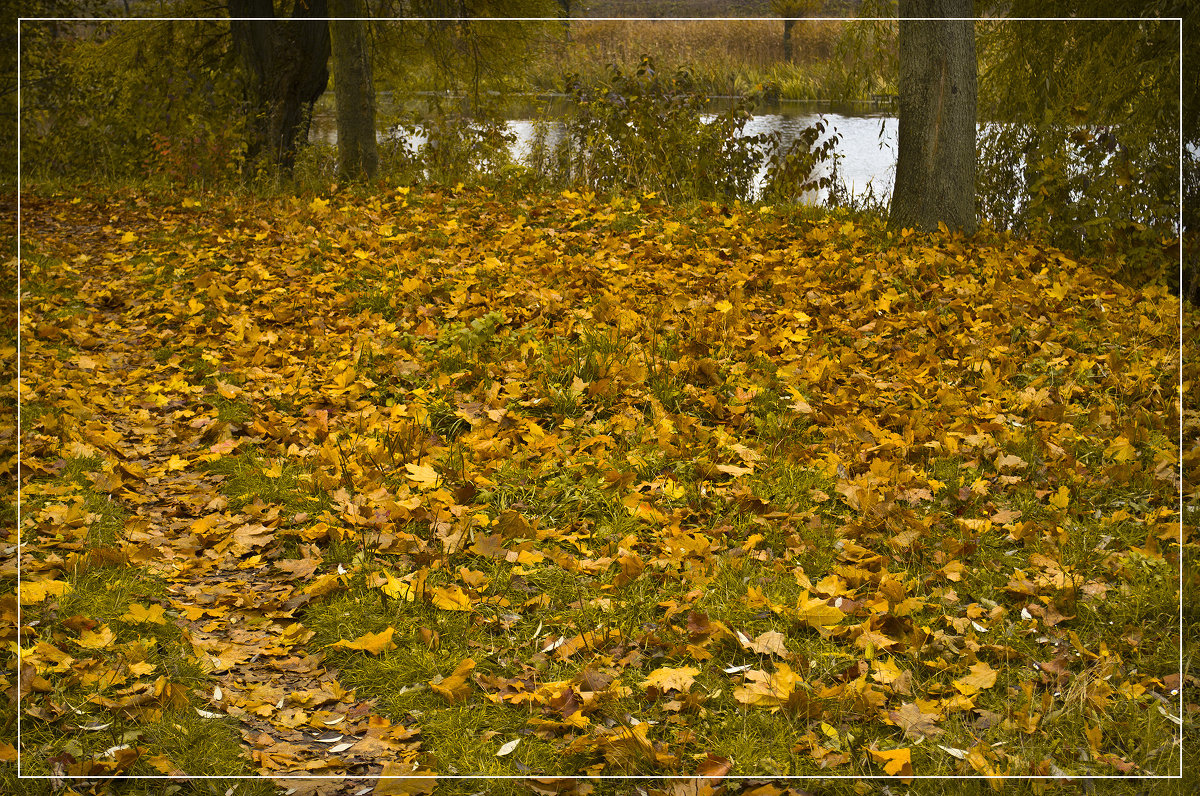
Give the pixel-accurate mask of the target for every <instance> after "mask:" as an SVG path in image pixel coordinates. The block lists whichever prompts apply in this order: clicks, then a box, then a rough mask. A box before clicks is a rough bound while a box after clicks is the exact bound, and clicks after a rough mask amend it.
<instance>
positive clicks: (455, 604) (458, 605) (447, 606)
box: [429, 586, 471, 611]
mask: <svg viewBox="0 0 1200 796" xmlns="http://www.w3.org/2000/svg"><path fill="white" fill-rule="evenodd" d="M429 596H430V599H432V600H433V606H434V607H435V608H441V609H442V610H443V611H470V610H471V598H470V597H468V596H467V594H466V592H464V591H463V590H462V588H461V587H459V586H450V587H448V588H447V587H445V586H438V587H437V588H434V589H431V590H430V592H429Z"/></svg>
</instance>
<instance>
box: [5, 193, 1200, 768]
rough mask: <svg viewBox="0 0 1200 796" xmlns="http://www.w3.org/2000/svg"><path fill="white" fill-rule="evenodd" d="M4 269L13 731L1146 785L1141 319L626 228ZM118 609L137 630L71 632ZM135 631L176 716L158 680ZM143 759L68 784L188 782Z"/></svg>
mask: <svg viewBox="0 0 1200 796" xmlns="http://www.w3.org/2000/svg"><path fill="white" fill-rule="evenodd" d="M24 230H25V235H26V240H25V243H24V246H25V252H26V259H25V262H24V263H23V269H24V270H23V274H22V276H23V280H24V287H23V291H24V293H23V313H24V314H23V316H22V318H21V328H22V335H23V337H22V366H23V370H22V384H21V390H22V401H23V406H22V409H23V415H24V418H25V420H24V421H23V427H22V440H23V447H22V460H21V467H22V473H23V478H24V481H23V501H24V503H23V506H22V526H21V533H22V536H23V539H24V540H25V542H26V545H25V547H24V548H23V550H24V556H25V557H24V559H23V560H22V562H21V564H22V577H23V583H22V590H21V599H22V605H23V607H24V616H25V617H26V621H25V626H24V627H23V628H22V634H21V649H22V659H23V666H24V667H25V668H24V669H22V675H21V678H20V688H21V693H22V696H23V709H24V711H25V716H24V719H25V720H26V721H28V722H32V723H40V724H43V725H46V726H55V727H59V728H66V729H65V730H64V731H65V732H67V734H68V735H69V732H70V730H69V728H70V727H75V728H76V729H75V730H74V732H87V730H88V729H89V727H90V726H99V723H102V722H103V721H104V720H106V717H111V716H114V715H116V716H119V717H121V718H122V720H123V721H126V722H131V723H132V724H133V725H134V726H136V725H137V723H138V722H139V721H143V720H146V721H148V720H151V719H153V718H156V717H161V715H162V714H163V711H169V710H172V709H179V708H181V707H184V706H190V707H191V708H192V709H194V710H196V711H198V712H199V715H200V716H202V717H205V718H206V719H209V720H211V721H219V722H229V723H230V724H231V726H234V727H236V728H238V731H239V732H240V736H241V741H242V745H243V749H244V754H245V757H246V759H247V760H248V761H249V763H250V765H252V766H253V768H254V769H256V770H257V771H259V772H260V773H262V774H264V775H267V776H271V775H278V774H285V773H286V774H298V773H299V774H343V775H349V776H358V777H362V776H371V777H374V776H379V775H380V773H381V772H383V773H385V774H388V775H392V774H395V775H397V776H402V775H407V774H412V773H414V772H416V773H425V774H437V773H462V774H470V773H479V774H496V773H514V774H525V775H528V776H529V777H530V779H529V780H528V783H529V786H530V787H532V788H533V789H534V790H535V791H537V792H541V791H539V790H538V788H551V787H558V786H556V785H553V783H555V782H564V781H565V780H555V779H552V777H570V776H584V775H592V774H632V773H637V774H672V775H679V774H685V775H705V776H714V777H723V776H725V775H727V774H738V773H743V774H758V775H763V774H766V775H769V774H803V773H809V774H812V773H822V772H824V773H837V772H838V771H842V772H848V773H855V774H860V775H888V776H893V775H894V776H900V777H905V776H911V775H913V774H914V773H916V774H921V773H939V774H955V773H957V774H978V775H981V776H988V777H997V776H1022V775H1029V774H1047V773H1055V774H1060V773H1062V772H1069V773H1073V774H1110V773H1115V772H1119V773H1135V774H1148V773H1154V772H1161V771H1166V770H1169V769H1170V767H1171V765H1172V764H1171V755H1173V754H1177V752H1176V751H1174V750H1176V749H1177V747H1176V746H1175V745H1174V743H1173V740H1172V739H1173V738H1174V737H1175V736H1174V733H1176V732H1177V728H1176V722H1177V721H1178V718H1177V717H1173V716H1172V715H1170V704H1171V703H1170V700H1169V699H1168V696H1169V695H1170V694H1172V693H1173V692H1174V691H1175V690H1176V689H1178V688H1179V687H1180V682H1179V676H1180V675H1179V673H1178V672H1177V671H1174V670H1173V669H1172V662H1173V661H1174V660H1175V659H1174V658H1173V656H1172V653H1171V650H1173V649H1175V648H1176V645H1177V642H1178V637H1179V627H1178V622H1177V617H1176V616H1175V614H1174V613H1171V612H1170V611H1172V610H1173V609H1170V606H1172V605H1174V603H1175V598H1174V597H1173V596H1172V595H1173V594H1174V593H1175V591H1176V589H1177V583H1178V578H1179V573H1178V572H1177V571H1176V569H1175V566H1174V563H1175V561H1176V558H1175V553H1174V552H1173V549H1174V546H1175V545H1178V544H1180V543H1182V542H1184V541H1186V540H1183V539H1180V536H1179V529H1180V524H1179V516H1178V514H1177V508H1176V503H1175V501H1174V499H1173V495H1174V494H1175V493H1176V489H1177V487H1178V481H1177V479H1178V478H1179V477H1181V474H1180V473H1178V472H1177V471H1176V468H1175V462H1176V461H1177V459H1178V456H1179V451H1178V449H1177V447H1176V436H1175V432H1174V431H1173V429H1174V428H1175V421H1174V417H1175V416H1176V411H1177V406H1176V404H1175V401H1176V391H1175V379H1176V373H1177V368H1178V367H1179V363H1178V361H1177V349H1176V347H1175V342H1174V341H1175V340H1177V338H1176V336H1175V335H1176V334H1177V333H1178V332H1177V329H1176V327H1175V318H1176V316H1177V305H1176V304H1175V300H1174V299H1173V298H1171V297H1169V296H1167V295H1165V293H1163V292H1161V291H1160V292H1157V293H1155V292H1153V289H1150V290H1149V291H1147V292H1146V293H1138V292H1135V291H1131V290H1128V289H1126V288H1123V287H1121V286H1119V285H1116V284H1114V283H1112V282H1110V281H1108V280H1106V279H1105V278H1103V277H1101V276H1098V275H1097V274H1096V273H1095V272H1093V271H1092V270H1090V269H1089V268H1088V267H1086V266H1085V265H1082V264H1080V263H1077V262H1075V261H1073V260H1072V259H1070V258H1068V257H1067V256H1065V255H1064V254H1062V253H1061V252H1058V251H1055V250H1053V249H1049V248H1045V247H1039V246H1036V245H1032V244H1029V243H1027V242H1021V241H1013V240H1009V239H1005V238H1002V237H992V238H987V237H980V238H977V239H976V240H974V241H970V242H968V241H963V240H961V239H958V238H953V237H945V238H942V239H928V238H920V237H917V236H911V235H907V234H905V235H900V236H891V237H889V236H887V235H885V233H884V231H883V230H882V229H879V228H877V227H874V226H872V224H870V223H866V222H861V223H856V222H852V221H849V220H846V219H844V218H824V219H821V220H817V221H814V220H811V219H805V218H802V217H799V216H795V215H791V214H789V213H788V212H785V211H783V210H772V209H770V208H751V207H743V206H740V205H733V206H729V207H722V206H716V205H701V206H699V207H697V208H694V209H690V210H689V209H686V208H672V207H670V206H667V205H664V204H662V203H660V202H658V201H657V200H656V199H655V198H654V197H649V196H648V197H643V198H642V199H641V200H640V201H635V200H632V199H628V198H626V199H613V200H610V201H605V200H601V199H598V198H596V197H594V196H592V195H587V194H583V195H581V194H577V193H570V192H567V193H564V194H562V195H561V196H558V197H553V198H549V199H545V200H539V201H522V202H509V201H502V200H500V199H499V198H497V197H495V196H493V195H490V194H488V193H486V192H482V191H461V192H454V191H447V192H429V193H424V194H417V193H411V192H409V191H406V190H404V189H401V190H398V191H395V192H393V193H389V194H387V195H384V196H375V197H370V198H366V199H357V200H354V199H349V198H346V197H333V198H331V199H317V200H312V201H311V202H306V201H304V200H300V199H271V200H252V199H249V198H245V197H243V198H239V199H228V198H218V197H215V196H204V197H201V198H199V199H194V198H187V199H183V200H182V201H172V202H165V201H154V202H150V201H146V200H145V199H142V198H139V197H134V196H129V197H118V198H112V199H107V200H98V199H89V200H85V201H67V200H63V199H60V198H57V197H55V198H40V199H38V200H36V201H31V204H30V205H29V207H28V211H27V219H26V224H25V228H24ZM1185 318H1186V323H1187V327H1188V332H1189V333H1191V332H1194V331H1195V328H1196V325H1197V320H1196V317H1195V316H1194V314H1192V313H1191V312H1190V311H1189V312H1188V313H1187V314H1186V315H1185ZM1189 367H1191V364H1190V363H1189ZM1185 381H1187V382H1188V383H1189V385H1191V384H1194V383H1195V380H1194V374H1192V373H1190V372H1188V373H1186V374H1185ZM1197 425H1198V424H1197V416H1196V414H1195V412H1194V411H1192V410H1190V409H1189V410H1188V411H1187V412H1186V413H1185V431H1186V436H1187V439H1188V440H1189V442H1191V443H1192V445H1193V447H1192V448H1191V449H1190V451H1191V452H1194V450H1195V448H1194V441H1195V439H1196V436H1197V435H1196V429H1197ZM1191 452H1189V453H1188V454H1187V455H1185V473H1184V474H1183V475H1184V476H1190V475H1192V470H1193V469H1194V464H1195V461H1196V459H1195V456H1194V455H1191ZM1194 485H1195V480H1194V478H1190V477H1188V478H1187V480H1186V481H1185V488H1186V489H1187V490H1188V491H1189V494H1191V493H1192V490H1194V488H1195V486H1194ZM107 507H113V508H111V510H110V509H109V508H107ZM98 509H100V510H98ZM114 518H115V519H114ZM10 549H11V548H10ZM103 568H108V569H113V568H115V569H118V570H131V571H133V572H134V573H135V575H136V573H143V574H142V575H140V576H136V577H144V578H145V579H147V580H155V581H158V582H161V583H162V584H163V588H162V590H161V592H160V593H158V595H157V596H151V597H149V598H138V599H130V600H128V601H127V603H126V604H124V605H122V606H120V611H119V612H117V613H115V614H114V617H113V619H112V620H111V621H108V622H100V621H96V620H95V619H91V618H88V617H83V616H68V615H66V612H64V610H63V608H62V607H61V606H62V604H64V602H65V601H68V600H69V599H70V597H71V594H72V590H73V589H75V588H76V584H77V583H78V581H79V579H80V578H81V577H84V576H85V575H86V574H87V573H88V572H89V571H94V570H96V569H103ZM8 571H9V572H10V573H11V572H12V567H11V566H10V567H9V570H8ZM1151 595H1159V596H1158V597H1155V596H1151ZM1156 600H1157V601H1156ZM11 607H12V606H10V610H8V611H7V612H6V615H7V617H8V619H7V621H8V622H9V626H10V628H15V625H14V624H13V623H14V620H15V615H14V613H13V611H12V610H11ZM335 615H336V617H335ZM335 618H336V621H334V619H335ZM167 624H170V625H172V626H174V627H177V628H178V629H179V631H180V632H181V634H182V639H183V645H184V647H185V649H186V651H187V657H188V659H189V662H190V663H191V664H193V665H195V666H196V667H198V668H199V670H200V672H201V673H202V682H203V683H204V685H197V684H196V683H194V682H191V683H184V682H182V681H179V680H177V679H173V675H172V673H171V672H170V671H164V669H163V667H162V666H161V665H156V664H155V663H153V662H150V661H151V658H150V657H149V656H148V655H147V653H146V646H147V643H148V640H151V641H152V634H151V636H146V637H143V636H142V635H141V634H142V633H149V632H150V630H151V629H153V628H155V627H163V626H165V625H167ZM14 633H15V629H14V630H10V635H11V634H14ZM12 637H13V638H14V640H15V638H16V636H15V635H12ZM371 667H374V668H371ZM387 667H394V668H391V669H389V668H387ZM412 667H416V669H420V670H422V671H423V672H424V674H420V675H418V674H417V673H415V672H414V671H413V670H412ZM381 672H382V673H386V672H393V674H394V673H396V672H404V673H405V674H404V678H403V679H405V680H406V682H404V683H401V684H400V685H401V686H402V687H400V688H398V689H397V687H396V685H397V684H396V683H389V682H386V680H387V678H386V677H382V676H381V675H380V673H381ZM10 685H11V683H10ZM81 688H83V689H84V690H85V692H86V694H88V695H89V696H88V698H86V699H85V700H84V701H83V702H82V703H78V704H77V702H72V701H69V700H67V699H66V698H65V697H66V695H69V694H73V693H74V694H76V696H77V695H78V694H79V693H81V692H80V689H81ZM72 689H74V691H72ZM1164 704H1165V705H1167V710H1166V711H1164V714H1165V716H1164V717H1162V718H1161V720H1160V719H1159V718H1158V716H1159V713H1158V711H1157V709H1158V708H1160V707H1162V706H1163V705H1164ZM81 705H82V706H81ZM455 711H457V713H455ZM451 715H455V716H458V717H459V718H460V719H463V718H464V717H465V719H464V720H472V721H475V722H476V723H477V725H478V726H474V727H472V728H471V729H470V733H471V734H472V735H475V736H477V740H476V743H475V744H474V745H475V746H477V747H479V750H478V754H477V755H476V756H474V757H471V756H469V755H467V754H466V753H464V752H461V750H457V748H456V747H453V745H451V744H448V743H447V742H446V738H445V737H444V734H443V735H439V732H441V730H439V727H443V726H445V722H444V721H441V720H440V719H439V717H442V716H451ZM1172 719H1174V721H1172ZM89 722H92V723H94V724H89ZM439 722H440V723H439ZM493 724H494V725H495V726H493ZM501 725H503V727H501ZM752 726H753V727H755V728H757V729H756V730H755V732H757V733H758V734H759V735H758V736H757V741H755V740H754V738H755V737H756V736H754V734H753V733H749V735H748V733H747V728H749V727H752ZM459 729H460V730H461V728H459ZM739 734H740V737H750V738H751V746H745V745H744V744H743V745H741V746H739V742H738V741H737V739H736V738H735V737H734V736H738V735H739ZM1060 736H1061V737H1060ZM130 738H131V739H132V741H133V744H132V746H131V747H130V748H131V749H132V750H133V751H132V752H131V753H129V754H125V755H121V754H116V756H115V757H114V756H113V755H111V754H110V755H109V756H108V757H103V756H102V755H97V756H95V757H93V758H91V759H88V758H87V757H86V756H83V757H78V756H69V757H70V759H69V760H67V758H65V757H64V758H63V760H64V761H66V762H65V765H66V770H67V772H68V773H70V772H74V773H82V774H90V775H112V774H121V773H131V772H138V771H146V770H157V771H161V772H163V773H178V764H177V762H176V761H173V760H170V759H168V758H167V757H165V756H163V755H157V756H155V755H150V754H147V750H146V749H145V748H144V746H139V745H138V744H139V743H142V739H140V738H139V736H138V735H137V733H136V732H133V733H131V735H130ZM764 738H769V739H770V742H769V743H766V742H765V741H764V740H763V739H764ZM933 738H936V739H937V741H938V742H937V743H923V742H925V741H927V740H928V739H933ZM518 741H520V743H518ZM1018 741H1019V743H1018ZM764 744H765V747H764ZM760 747H763V748H760ZM756 750H757V751H756ZM26 751H27V752H28V751H30V750H26ZM37 751H38V753H39V754H53V753H54V752H55V751H58V750H54V749H46V748H43V749H39V750H37ZM110 751H111V750H110ZM456 755H458V756H457V757H456ZM102 758H103V759H102ZM484 766H491V768H486V769H484V768H481V767H484ZM148 767H149V768H148ZM497 767H499V768H497ZM187 773H191V774H202V773H206V772H204V771H201V770H193V771H189V772H187ZM539 777H542V778H541V779H539ZM546 777H551V779H546ZM405 783H407V784H405ZM414 783H415V784H414ZM539 783H540V784H539ZM546 783H551V784H546ZM426 786H427V781H426V780H421V779H399V780H381V781H380V785H379V787H380V790H379V791H378V792H416V791H420V790H421V789H423V788H425V787H426ZM396 788H399V790H396ZM405 788H413V789H416V791H413V790H404V789H405ZM389 789H392V790H389ZM546 792H551V791H549V790H547V791H546ZM556 792H557V791H556Z"/></svg>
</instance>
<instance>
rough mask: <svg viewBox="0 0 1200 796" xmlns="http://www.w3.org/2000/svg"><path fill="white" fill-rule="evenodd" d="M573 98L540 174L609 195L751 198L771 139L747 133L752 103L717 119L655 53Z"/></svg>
mask: <svg viewBox="0 0 1200 796" xmlns="http://www.w3.org/2000/svg"><path fill="white" fill-rule="evenodd" d="M572 97H573V99H574V100H575V104H576V107H577V111H576V113H575V114H574V115H573V116H572V117H571V118H570V119H569V120H568V121H567V124H566V130H565V134H564V135H563V136H562V137H561V138H559V139H558V140H557V141H554V142H548V143H544V144H543V146H544V147H545V148H544V149H542V150H541V151H539V150H538V149H537V148H536V147H535V156H534V168H535V169H538V170H541V171H543V172H544V173H547V174H552V175H554V176H555V177H556V178H557V179H558V180H560V181H561V182H562V183H564V184H571V185H577V186H582V187H586V188H588V189H591V190H597V191H603V192H618V191H632V192H653V193H659V194H661V195H663V196H664V197H666V198H669V199H688V200H704V199H711V200H724V201H732V200H735V199H743V200H744V199H748V198H749V197H750V192H751V188H752V183H753V178H754V174H755V172H756V170H757V168H758V164H759V159H760V157H761V155H760V147H761V146H763V145H765V144H766V143H767V139H766V137H764V136H750V135H745V134H744V129H745V126H746V123H747V122H748V121H749V120H750V108H751V105H750V104H749V102H746V101H738V102H735V103H734V104H733V105H732V106H731V107H730V108H729V110H727V111H725V112H724V113H720V114H717V115H715V116H710V114H712V112H713V111H712V109H711V108H710V107H709V100H708V98H707V97H706V96H705V95H704V94H703V93H702V92H701V91H699V90H698V87H697V86H696V83H695V80H694V79H693V77H692V74H691V72H689V71H687V70H680V71H678V72H676V73H674V74H672V75H666V74H663V73H660V72H659V71H657V70H656V69H655V68H654V62H653V60H652V59H651V58H650V57H648V56H647V57H644V58H643V59H642V63H641V66H640V67H638V69H637V71H636V72H635V73H634V74H626V73H624V72H622V71H621V70H620V69H619V68H617V67H613V69H612V73H611V76H610V77H609V79H608V80H607V81H605V82H603V83H601V84H599V85H584V84H582V83H579V82H576V83H575V84H574V85H573V86H572ZM547 140H548V139H544V141H547ZM539 159H540V160H541V162H538V161H539Z"/></svg>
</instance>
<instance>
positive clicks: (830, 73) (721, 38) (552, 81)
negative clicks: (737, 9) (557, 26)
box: [530, 19, 853, 100]
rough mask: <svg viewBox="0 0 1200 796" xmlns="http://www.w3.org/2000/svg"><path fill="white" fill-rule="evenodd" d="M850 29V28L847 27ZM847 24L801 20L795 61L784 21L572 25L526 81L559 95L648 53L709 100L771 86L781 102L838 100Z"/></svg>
mask: <svg viewBox="0 0 1200 796" xmlns="http://www.w3.org/2000/svg"><path fill="white" fill-rule="evenodd" d="M850 24H853V23H850ZM846 25H847V23H843V22H833V21H808V22H799V23H797V24H796V25H795V26H794V27H793V29H792V47H793V54H794V55H793V60H792V62H790V63H788V62H785V61H784V58H783V21H782V20H774V19H771V20H671V19H662V20H626V19H621V20H585V19H576V20H571V22H570V25H569V36H568V37H566V38H565V39H564V41H563V42H561V43H560V44H559V46H557V47H553V48H550V50H549V51H547V53H546V54H545V55H544V57H543V58H542V59H541V60H540V61H539V62H538V63H536V64H535V65H534V67H533V69H532V71H531V74H530V81H531V83H532V84H533V86H534V87H535V88H538V89H541V90H561V88H562V81H563V76H564V75H577V76H578V77H580V78H582V79H583V80H584V81H588V80H596V79H599V78H602V77H603V76H605V75H606V74H607V73H608V70H609V67H610V66H612V65H615V66H618V67H620V68H621V69H622V70H633V69H636V68H637V66H638V64H639V63H640V62H641V59H642V57H643V56H645V55H650V56H652V57H653V58H654V61H655V63H656V64H658V67H659V69H660V70H663V71H675V70H677V69H680V68H684V67H686V68H688V69H689V70H690V71H691V73H692V75H693V76H694V78H695V79H696V82H697V84H698V85H699V87H701V88H702V89H703V90H704V91H705V92H706V93H708V94H710V95H713V96H730V95H739V96H740V95H745V94H748V93H752V92H753V91H755V90H756V87H759V86H771V87H772V88H773V89H774V92H772V93H775V94H776V95H777V96H778V97H779V98H780V99H800V100H811V99H832V98H835V97H836V98H841V97H840V94H839V91H840V87H841V86H842V85H844V81H842V80H841V79H840V77H841V76H840V70H839V69H838V68H837V67H838V63H837V61H838V58H837V51H838V43H839V42H840V41H841V40H842V39H843V37H844V34H845V30H846Z"/></svg>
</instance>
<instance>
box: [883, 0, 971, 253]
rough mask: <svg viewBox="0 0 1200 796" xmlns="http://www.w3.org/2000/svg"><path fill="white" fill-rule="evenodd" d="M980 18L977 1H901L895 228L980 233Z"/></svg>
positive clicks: (892, 214) (891, 220)
mask: <svg viewBox="0 0 1200 796" xmlns="http://www.w3.org/2000/svg"><path fill="white" fill-rule="evenodd" d="M972 13H973V4H972V2H971V0H900V85H899V89H900V123H899V142H898V143H899V155H898V157H897V161H896V184H895V187H894V189H893V191H892V205H891V211H890V213H889V220H888V223H889V225H890V226H892V227H893V228H900V227H914V228H917V229H922V230H926V231H935V230H936V229H937V228H938V222H944V223H945V225H946V226H947V227H949V228H951V229H962V230H963V231H965V232H967V233H968V234H969V233H971V232H974V231H975V229H976V220H975V100H976V82H975V81H976V63H975V30H974V23H973V22H972V21H971V20H970V17H971V16H972ZM906 17H908V18H911V17H937V18H939V19H933V20H921V21H918V20H913V19H907V20H906V19H905V18H906ZM946 17H959V18H963V19H961V21H951V20H949V19H946Z"/></svg>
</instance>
